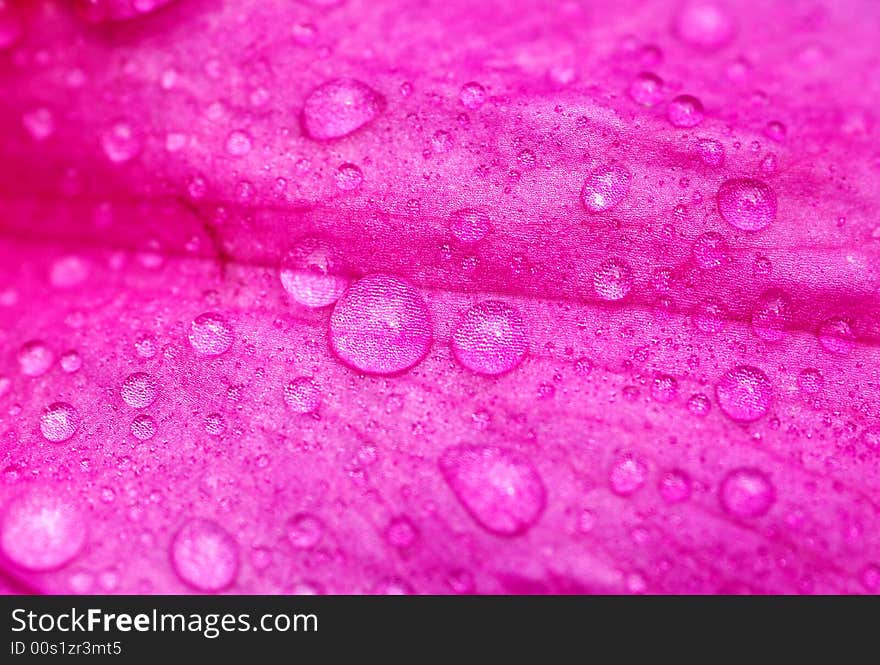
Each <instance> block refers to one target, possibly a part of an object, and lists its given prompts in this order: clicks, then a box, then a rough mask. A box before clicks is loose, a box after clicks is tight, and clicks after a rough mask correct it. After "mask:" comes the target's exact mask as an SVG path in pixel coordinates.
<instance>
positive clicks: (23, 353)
mask: <svg viewBox="0 0 880 665" xmlns="http://www.w3.org/2000/svg"><path fill="white" fill-rule="evenodd" d="M54 362H55V354H54V353H53V352H52V350H51V349H50V348H49V347H48V346H46V344H45V343H44V342H41V341H39V340H32V341H30V342H26V343H25V344H23V345H22V347H21V348H20V349H19V350H18V366H19V368H20V369H21V373H22V374H24V375H25V376H42V375H43V374H45V373H46V372H47V371H49V368H50V367H51V366H52V363H54Z"/></svg>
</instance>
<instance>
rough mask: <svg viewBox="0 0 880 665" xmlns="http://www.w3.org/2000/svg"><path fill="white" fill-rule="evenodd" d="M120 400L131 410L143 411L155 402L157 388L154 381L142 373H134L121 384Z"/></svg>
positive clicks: (157, 392)
mask: <svg viewBox="0 0 880 665" xmlns="http://www.w3.org/2000/svg"><path fill="white" fill-rule="evenodd" d="M120 393H121V394H122V399H123V400H124V401H125V403H126V404H128V405H129V406H130V407H132V408H133V409H144V408H146V407H148V406H150V404H152V403H153V402H155V401H156V397H157V396H158V395H159V386H158V385H157V384H156V380H155V379H154V378H153V377H152V376H150V375H149V374H146V373H144V372H136V373H134V374H129V376H128V377H127V378H126V379H125V381H123V382H122V390H121V391H120Z"/></svg>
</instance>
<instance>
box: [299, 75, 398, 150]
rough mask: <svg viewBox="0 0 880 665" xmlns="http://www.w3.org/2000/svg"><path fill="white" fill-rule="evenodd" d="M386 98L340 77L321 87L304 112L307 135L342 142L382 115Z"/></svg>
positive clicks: (354, 80) (359, 82) (304, 106)
mask: <svg viewBox="0 0 880 665" xmlns="http://www.w3.org/2000/svg"><path fill="white" fill-rule="evenodd" d="M384 106H385V101H384V98H383V97H382V96H381V95H380V94H379V93H377V92H376V91H375V90H373V89H372V88H371V87H370V86H368V85H367V84H366V83H363V82H361V81H358V80H356V79H351V78H339V79H333V80H331V81H327V82H326V83H324V84H322V85H320V86H318V87H317V88H315V89H314V90H312V92H311V93H309V96H308V97H307V98H306V101H305V104H304V105H303V111H302V123H303V129H304V130H305V132H306V133H307V134H308V135H309V136H310V137H311V138H313V139H317V140H319V141H327V140H330V139H338V138H341V137H343V136H347V135H348V134H351V133H352V132H355V131H357V130H358V129H360V128H361V127H363V126H364V125H366V124H367V123H369V122H371V121H372V120H373V119H375V118H376V116H378V115H379V114H380V113H381V112H382V110H383V108H384Z"/></svg>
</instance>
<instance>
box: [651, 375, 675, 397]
mask: <svg viewBox="0 0 880 665" xmlns="http://www.w3.org/2000/svg"><path fill="white" fill-rule="evenodd" d="M651 397H652V398H653V399H654V401H655V402H659V403H660V404H668V403H669V402H671V401H672V400H674V399H675V398H676V397H678V381H677V380H676V379H675V377H674V376H670V375H669V374H658V375H656V376H655V377H654V380H653V381H651Z"/></svg>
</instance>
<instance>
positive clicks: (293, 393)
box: [284, 376, 321, 413]
mask: <svg viewBox="0 0 880 665" xmlns="http://www.w3.org/2000/svg"><path fill="white" fill-rule="evenodd" d="M284 401H285V402H286V403H287V406H289V407H290V408H291V409H292V410H293V411H295V412H296V413H314V412H315V411H317V410H318V407H319V406H321V390H320V388H318V385H317V384H316V383H315V380H314V379H313V378H312V377H310V376H300V377H297V378H296V379H294V380H293V381H291V382H290V383H288V384H287V385H286V386H285V387H284Z"/></svg>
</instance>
